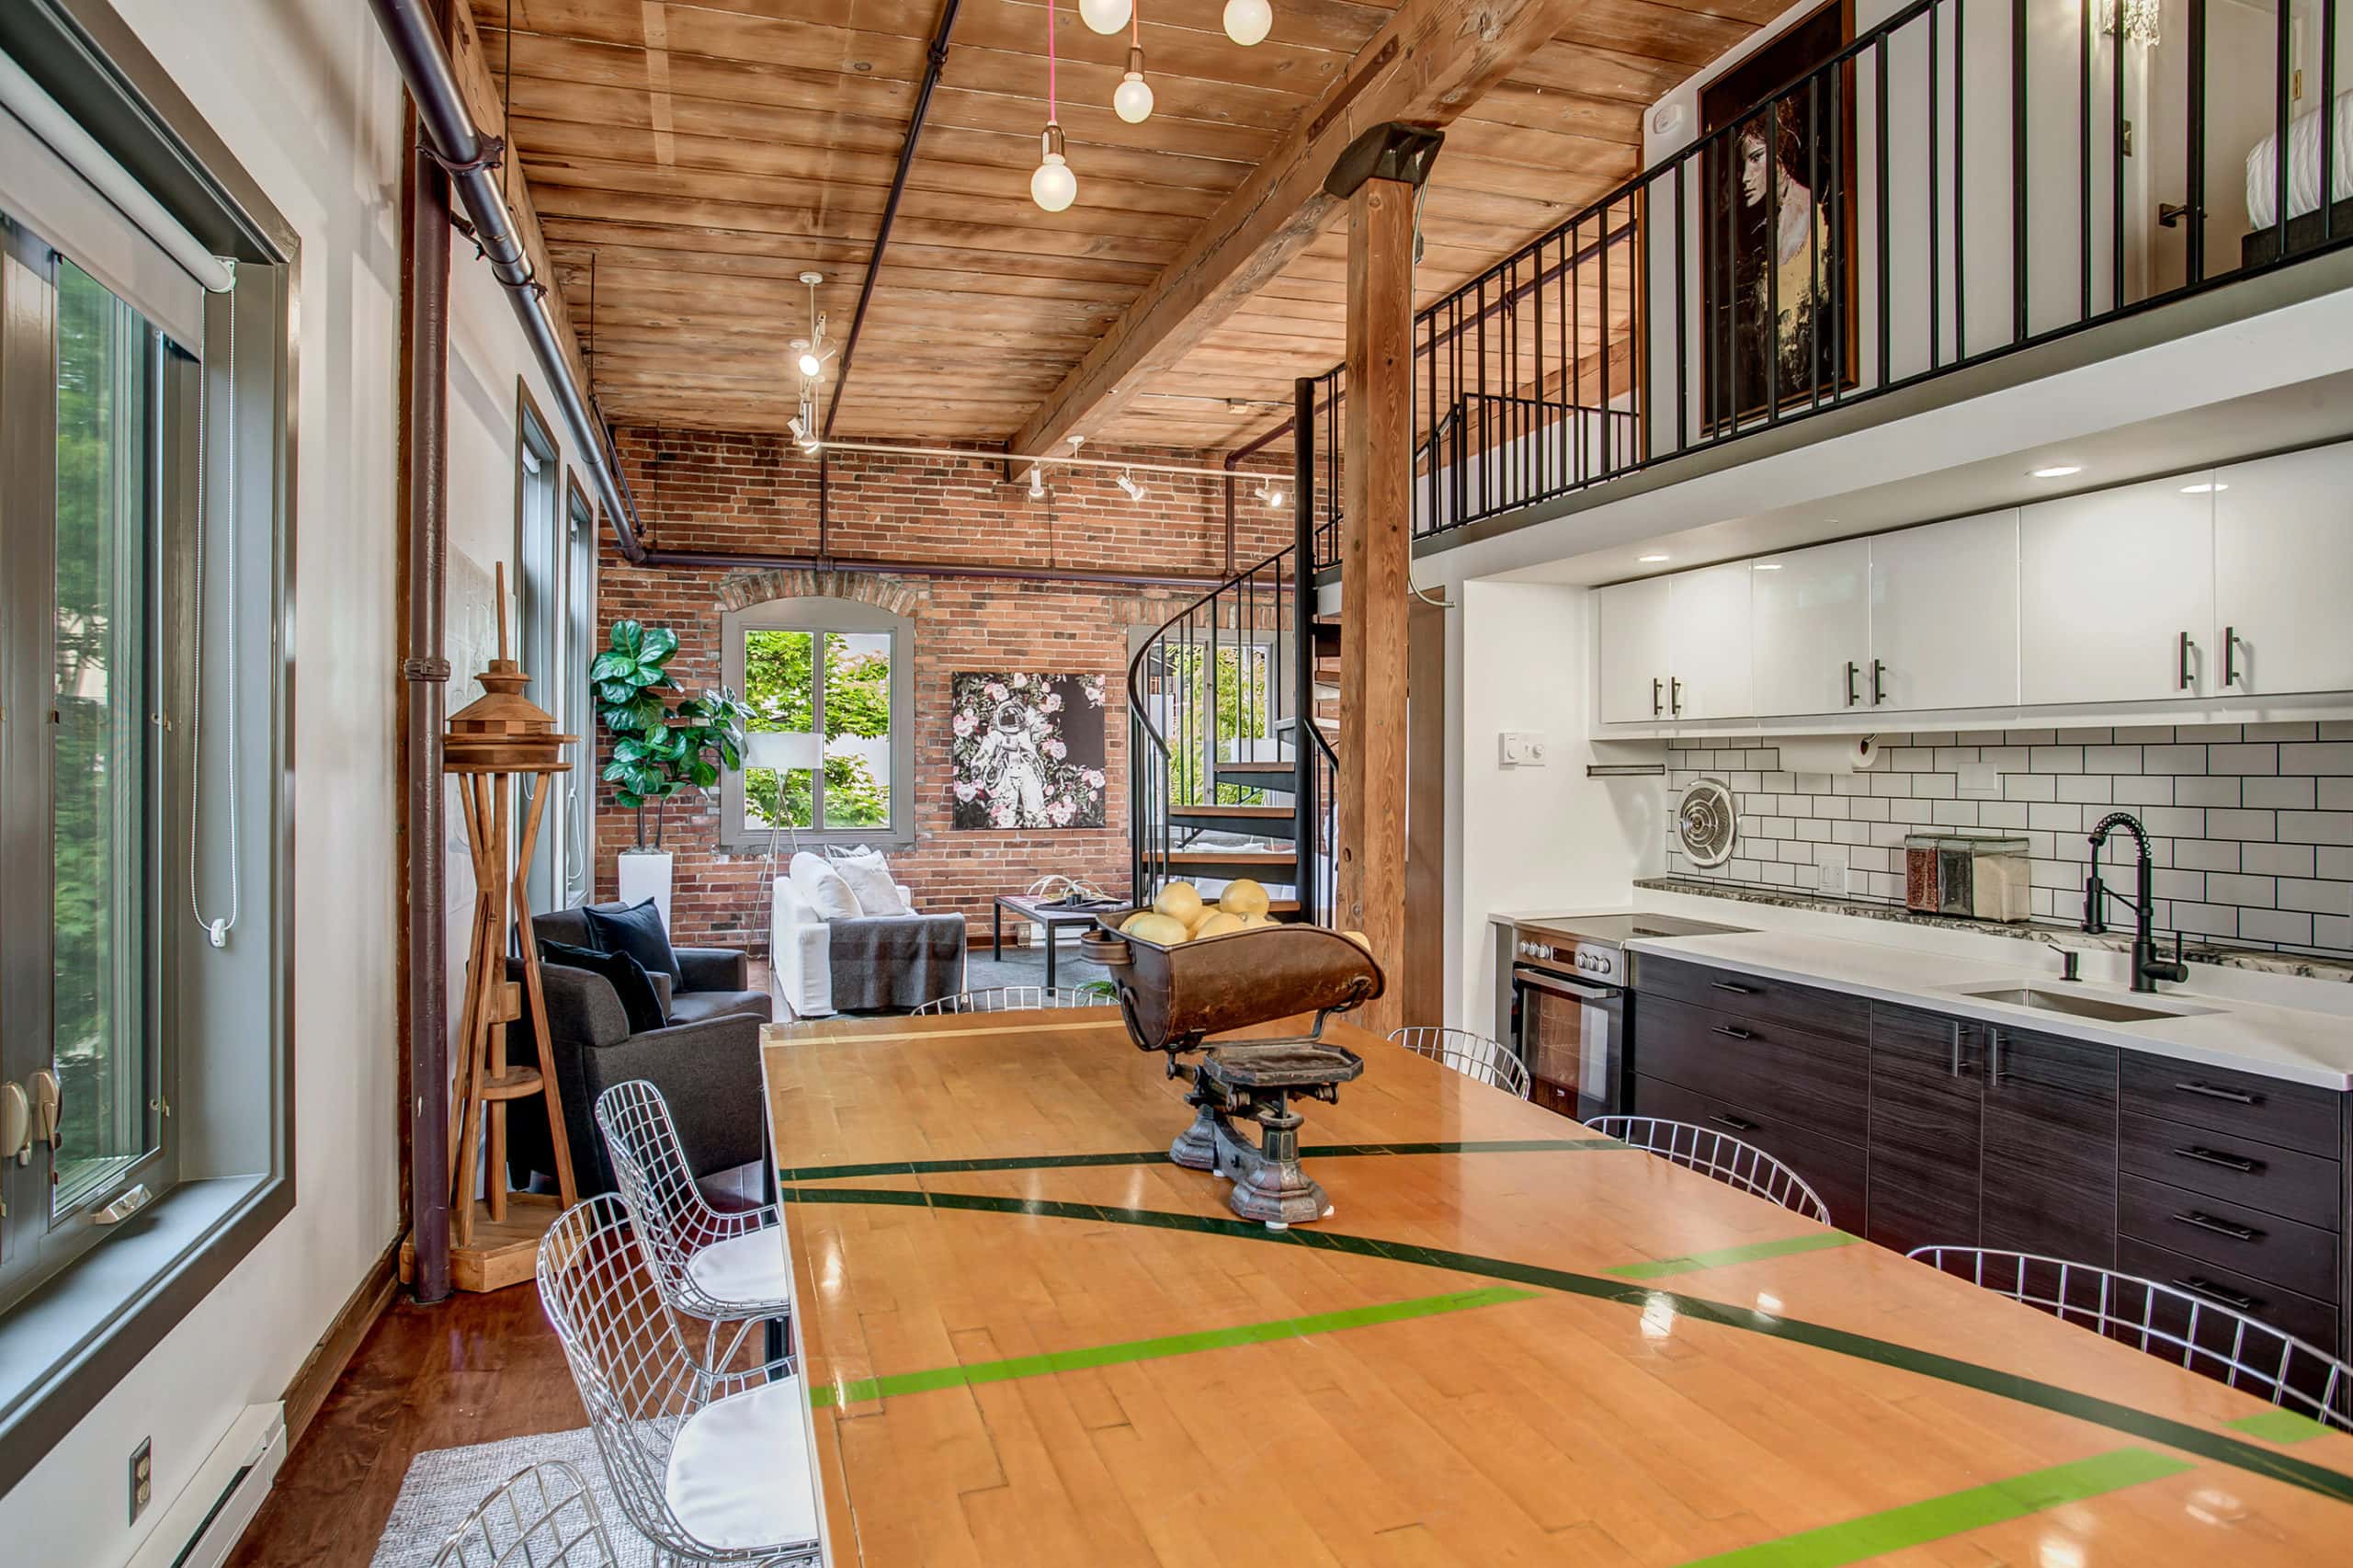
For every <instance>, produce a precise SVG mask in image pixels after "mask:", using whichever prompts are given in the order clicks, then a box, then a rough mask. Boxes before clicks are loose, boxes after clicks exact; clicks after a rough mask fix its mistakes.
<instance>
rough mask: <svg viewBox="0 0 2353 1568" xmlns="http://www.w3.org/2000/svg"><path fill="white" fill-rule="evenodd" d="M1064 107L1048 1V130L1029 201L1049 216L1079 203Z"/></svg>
mask: <svg viewBox="0 0 2353 1568" xmlns="http://www.w3.org/2000/svg"><path fill="white" fill-rule="evenodd" d="M1060 109H1061V105H1060V103H1059V102H1058V101H1057V93H1056V70H1055V62H1054V6H1053V0H1046V129H1045V131H1044V133H1043V134H1041V135H1040V137H1039V138H1038V144H1039V159H1038V168H1037V171H1036V172H1035V173H1034V174H1032V175H1031V176H1029V199H1030V200H1032V201H1034V202H1036V203H1037V204H1038V205H1039V206H1040V208H1041V209H1043V210H1046V211H1048V212H1060V211H1062V210H1063V209H1065V208H1067V207H1068V206H1069V205H1070V204H1071V203H1072V202H1074V201H1075V200H1077V199H1078V176H1076V175H1074V174H1073V173H1072V172H1071V167H1070V163H1069V161H1068V160H1067V159H1065V158H1064V157H1063V128H1062V122H1061V115H1060Z"/></svg>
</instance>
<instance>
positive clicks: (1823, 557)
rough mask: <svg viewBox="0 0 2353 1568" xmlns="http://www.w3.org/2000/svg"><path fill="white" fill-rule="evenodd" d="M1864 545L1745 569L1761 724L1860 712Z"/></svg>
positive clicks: (1867, 627) (1828, 548)
mask: <svg viewBox="0 0 2353 1568" xmlns="http://www.w3.org/2000/svg"><path fill="white" fill-rule="evenodd" d="M1870 570H1871V551H1870V541H1869V540H1859V539H1850V540H1843V541H1841V542H1839V543H1837V544H1824V545H1818V546H1816V547H1815V548H1813V549H1812V550H1793V551H1790V552H1789V553H1787V554H1785V555H1768V556H1765V557H1763V558H1762V559H1760V560H1758V561H1756V562H1752V563H1751V571H1750V582H1749V592H1750V601H1749V602H1750V609H1749V616H1750V635H1749V646H1750V648H1751V649H1752V650H1753V653H1754V666H1755V681H1756V711H1757V713H1758V714H1759V715H1760V716H1763V717H1766V718H1779V717H1782V716H1785V715H1796V714H1811V713H1842V712H1845V711H1847V710H1848V709H1850V708H1862V707H1868V706H1869V705H1870V695H1869V694H1868V693H1867V692H1866V691H1865V690H1864V689H1863V687H1864V677H1865V676H1867V675H1868V674H1869V671H1870V657H1871V615H1870Z"/></svg>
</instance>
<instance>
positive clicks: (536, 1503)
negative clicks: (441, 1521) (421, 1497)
mask: <svg viewBox="0 0 2353 1568" xmlns="http://www.w3.org/2000/svg"><path fill="white" fill-rule="evenodd" d="M619 1562H620V1559H619V1558H617V1557H615V1556H614V1555H613V1541H612V1538H611V1537H610V1536H608V1535H607V1534H606V1533H605V1517H604V1515H603V1514H601V1513H599V1512H598V1511H597V1499H596V1498H595V1496H593V1495H592V1494H590V1493H589V1491H588V1485H587V1483H586V1482H585V1481H583V1480H582V1479H581V1478H580V1472H579V1471H576V1470H574V1468H573V1467H572V1466H570V1465H568V1464H566V1463H564V1462H563V1460H548V1461H547V1462H545V1463H543V1464H535V1465H532V1466H530V1467H529V1469H525V1470H518V1471H516V1472H515V1473H514V1474H512V1475H510V1476H508V1477H507V1478H506V1481H505V1483H502V1484H501V1485H500V1486H499V1488H498V1490H497V1491H495V1492H494V1493H492V1494H490V1495H489V1496H487V1497H485V1498H483V1500H482V1502H481V1503H480V1504H479V1505H477V1506H476V1507H475V1508H474V1511H473V1512H472V1513H471V1514H468V1515H467V1516H466V1518H465V1522H464V1523H463V1524H460V1526H459V1527H458V1528H456V1529H454V1530H452V1531H450V1532H449V1539H448V1540H445V1541H443V1542H442V1543H441V1550H440V1551H437V1552H435V1553H434V1554H433V1568H616V1565H617V1564H618V1563H619Z"/></svg>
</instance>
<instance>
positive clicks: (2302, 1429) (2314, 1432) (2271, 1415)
mask: <svg viewBox="0 0 2353 1568" xmlns="http://www.w3.org/2000/svg"><path fill="white" fill-rule="evenodd" d="M2222 1425H2223V1426H2228V1427H2229V1428H2230V1429H2231V1430H2232V1431H2234V1432H2244V1433H2245V1434H2246V1435H2247V1436H2248V1437H2260V1438H2262V1439H2263V1440H2264V1441H2265V1442H2267V1443H2309V1442H2311V1441H2312V1440H2313V1438H2314V1437H2326V1436H2328V1428H2327V1427H2325V1426H2322V1425H2321V1424H2320V1423H2319V1422H2317V1421H2315V1420H2313V1418H2312V1417H2311V1416H2309V1415H2298V1414H2297V1413H2296V1412H2295V1411H2292V1410H2267V1411H2265V1412H2264V1413H2263V1414H2262V1415H2242V1416H2240V1417H2239V1418H2238V1419H2237V1420H2236V1421H2225V1422H2223V1423H2222Z"/></svg>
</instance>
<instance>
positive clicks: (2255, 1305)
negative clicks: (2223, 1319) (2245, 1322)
mask: <svg viewBox="0 0 2353 1568" xmlns="http://www.w3.org/2000/svg"><path fill="white" fill-rule="evenodd" d="M2174 1283H2175V1284H2176V1285H2178V1286H2180V1287H2181V1288H2182V1289H2183V1290H2187V1291H2188V1292H2189V1293H2190V1294H2191V1295H2193V1296H2203V1297H2205V1298H2206V1300H2208V1301H2212V1302H2214V1303H2215V1304H2216V1305H2218V1306H2224V1307H2228V1308H2230V1309H2231V1310H2232V1311H2233V1312H2255V1311H2256V1310H2258V1309H2259V1308H2261V1307H2262V1305H2263V1303H2262V1302H2261V1301H2257V1300H2256V1298H2255V1297H2253V1296H2248V1295H2243V1294H2241V1293H2240V1292H2239V1291H2236V1290H2228V1289H2226V1288H2224V1287H2222V1286H2221V1285H2217V1284H2215V1283H2214V1282H2213V1281H2212V1280H2211V1279H2209V1278H2206V1277H2205V1276H2204V1275H2202V1274H2193V1275H2191V1276H2190V1277H2189V1278H2187V1279H2177V1280H2175V1281H2174Z"/></svg>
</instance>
